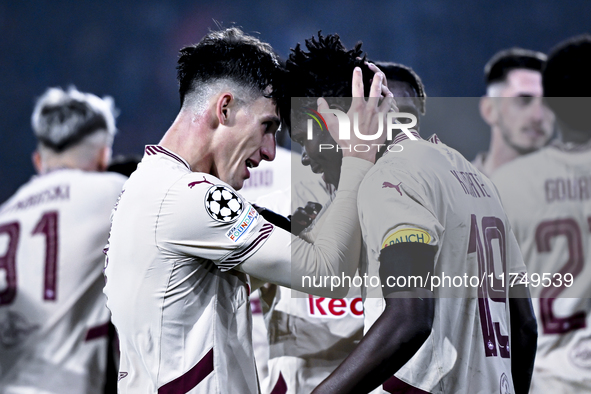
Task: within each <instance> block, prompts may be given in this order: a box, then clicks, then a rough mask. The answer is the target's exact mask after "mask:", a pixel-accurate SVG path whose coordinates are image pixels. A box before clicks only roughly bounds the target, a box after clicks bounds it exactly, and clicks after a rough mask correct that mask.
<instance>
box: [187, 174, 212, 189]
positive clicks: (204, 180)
mask: <svg viewBox="0 0 591 394" xmlns="http://www.w3.org/2000/svg"><path fill="white" fill-rule="evenodd" d="M200 183H207V184H209V185H211V186H215V185H214V184H213V183H211V182H210V181H208V180H207V179H205V176H204V177H203V180H202V181H195V182H191V183H189V184H188V185H187V186H189V189H192V188H193V186H195V185H199V184H200Z"/></svg>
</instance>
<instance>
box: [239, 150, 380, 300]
mask: <svg viewBox="0 0 591 394" xmlns="http://www.w3.org/2000/svg"><path fill="white" fill-rule="evenodd" d="M371 166H372V164H371V163H369V162H367V161H364V160H360V159H355V158H345V159H343V165H342V171H341V180H340V184H339V191H338V192H337V196H336V198H335V200H334V201H333V203H332V204H331V206H330V207H329V208H328V209H327V210H326V213H325V214H324V215H323V216H324V217H323V218H322V220H321V222H320V223H318V224H317V225H316V226H317V228H316V230H318V231H317V233H316V235H315V238H314V239H312V240H308V241H306V240H304V239H302V238H299V237H296V236H292V235H291V234H289V233H287V232H286V231H283V230H281V229H278V228H276V229H275V231H274V232H273V234H271V236H270V237H269V239H268V240H267V241H266V242H265V244H264V245H263V246H262V247H261V249H260V250H259V251H257V253H256V254H255V255H253V256H252V257H251V258H249V259H248V260H246V261H244V262H243V263H242V264H241V265H240V266H238V267H237V268H238V269H239V270H241V271H243V272H245V273H247V274H249V275H251V276H254V277H256V278H259V279H261V280H263V281H267V282H271V283H275V284H278V285H280V286H285V287H291V288H294V289H298V290H301V291H304V292H306V293H309V294H314V295H318V296H325V297H331V298H341V297H344V296H345V295H346V294H347V291H348V288H347V287H344V286H343V287H339V288H335V289H332V288H331V287H330V283H331V282H330V279H328V281H327V284H328V287H318V286H314V285H312V283H313V278H314V277H316V278H318V277H320V278H328V277H332V276H335V277H336V276H338V277H341V275H347V276H349V277H353V275H354V274H355V271H356V270H357V266H358V265H359V254H360V250H361V229H360V226H359V218H358V214H357V191H358V188H359V184H360V183H361V181H362V180H363V177H364V176H365V174H366V173H367V171H368V170H369V169H370V168H371ZM316 283H317V282H316Z"/></svg>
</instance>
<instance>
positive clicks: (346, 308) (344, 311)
mask: <svg viewBox="0 0 591 394" xmlns="http://www.w3.org/2000/svg"><path fill="white" fill-rule="evenodd" d="M308 315H309V316H310V317H316V318H329V319H342V318H344V317H347V316H352V317H355V318H363V301H362V300H361V297H357V298H325V297H314V296H313V295H308Z"/></svg>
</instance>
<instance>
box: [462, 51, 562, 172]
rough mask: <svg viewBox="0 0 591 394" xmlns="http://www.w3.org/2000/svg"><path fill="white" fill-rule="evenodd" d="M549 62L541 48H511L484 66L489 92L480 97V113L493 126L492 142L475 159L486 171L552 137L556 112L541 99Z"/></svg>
mask: <svg viewBox="0 0 591 394" xmlns="http://www.w3.org/2000/svg"><path fill="white" fill-rule="evenodd" d="M545 62H546V55H544V54H543V53H541V52H535V51H530V50H527V49H521V48H511V49H506V50H503V51H500V52H498V53H497V54H495V55H494V56H493V57H492V58H491V59H490V60H489V61H488V63H487V64H486V66H485V67H484V77H485V81H486V95H485V96H483V97H482V98H481V99H480V114H481V116H482V119H484V121H485V122H486V123H487V124H488V125H489V126H490V128H491V137H490V146H489V149H488V152H481V153H479V154H478V155H477V156H476V158H475V159H474V161H473V162H472V164H474V166H476V168H477V169H478V170H480V171H481V172H482V173H483V174H485V175H487V176H491V175H492V173H493V172H494V171H495V170H496V169H497V168H498V167H500V166H502V165H503V164H505V163H507V162H509V161H511V160H514V159H516V158H517V157H519V156H522V155H526V154H528V153H531V152H534V151H536V150H537V149H540V148H541V147H543V146H544V145H546V144H547V143H548V141H549V140H550V138H551V137H552V133H553V130H554V116H553V114H552V112H551V111H549V110H548V109H547V107H545V106H544V105H543V103H542V99H541V97H542V68H543V67H544V63H545ZM501 97H502V98H501Z"/></svg>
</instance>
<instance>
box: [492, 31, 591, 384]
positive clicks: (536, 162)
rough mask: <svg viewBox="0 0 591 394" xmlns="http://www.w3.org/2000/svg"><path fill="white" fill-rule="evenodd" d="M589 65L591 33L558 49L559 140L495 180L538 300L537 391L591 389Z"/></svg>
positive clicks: (549, 88)
mask: <svg viewBox="0 0 591 394" xmlns="http://www.w3.org/2000/svg"><path fill="white" fill-rule="evenodd" d="M590 69H591V36H589V35H584V36H579V37H574V38H572V39H570V40H566V41H564V42H562V43H561V44H559V45H558V46H557V47H556V48H555V49H553V50H552V52H551V53H550V55H549V57H548V62H547V64H546V68H545V69H544V75H543V85H544V95H545V96H547V97H545V100H546V101H547V103H548V105H549V107H550V108H551V109H552V110H553V111H554V113H555V114H556V120H557V125H558V128H559V131H560V135H561V139H560V140H558V141H555V142H553V143H552V144H551V145H550V146H548V147H546V148H543V149H541V150H540V151H538V152H536V153H534V154H532V155H529V156H527V157H524V158H521V159H519V160H515V161H514V162H512V163H510V164H508V165H507V166H506V167H504V168H502V169H499V171H498V172H497V173H495V175H494V176H493V178H492V179H493V181H494V182H495V184H496V185H497V188H498V190H499V193H500V194H501V197H502V198H503V204H504V206H505V209H506V211H507V215H508V216H509V220H510V221H511V225H512V227H513V231H514V232H515V236H516V237H517V241H518V242H519V245H520V247H521V252H522V253H523V258H524V260H525V263H526V265H527V269H528V275H529V276H528V278H526V279H527V280H528V282H529V286H530V289H531V292H532V296H533V297H534V308H535V312H536V315H537V318H538V351H537V355H536V363H535V370H534V375H533V380H532V392H533V393H536V394H537V393H583V392H584V393H588V392H591V370H590V365H591V356H590V354H591V353H590V349H591V302H590V298H591V285H590V283H591V142H590V141H591V115H590V113H589V109H590V108H591V99H590V98H589V97H591V74H590V73H589V70H590ZM569 279H570V280H569ZM572 279H574V282H573V281H572Z"/></svg>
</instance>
